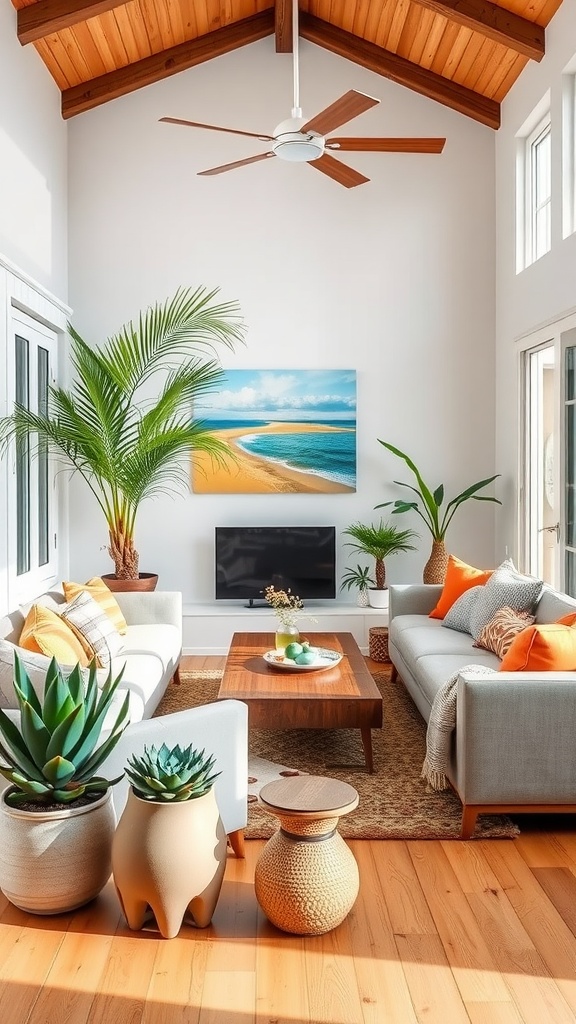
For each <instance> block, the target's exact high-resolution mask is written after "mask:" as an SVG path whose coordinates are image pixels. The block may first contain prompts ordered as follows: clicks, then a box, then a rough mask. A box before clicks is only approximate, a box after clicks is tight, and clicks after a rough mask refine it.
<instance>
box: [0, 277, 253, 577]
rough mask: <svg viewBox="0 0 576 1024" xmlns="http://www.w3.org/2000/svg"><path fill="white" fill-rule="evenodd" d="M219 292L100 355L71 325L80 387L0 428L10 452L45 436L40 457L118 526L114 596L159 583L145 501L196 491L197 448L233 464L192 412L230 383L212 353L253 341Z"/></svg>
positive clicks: (190, 301)
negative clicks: (80, 484)
mask: <svg viewBox="0 0 576 1024" xmlns="http://www.w3.org/2000/svg"><path fill="white" fill-rule="evenodd" d="M217 291H218V289H214V290H212V291H208V290H207V289H206V288H204V287H200V288H197V289H196V290H194V291H193V290H191V289H189V288H180V289H178V291H177V292H176V294H175V295H174V296H173V297H172V298H170V299H167V300H166V301H165V302H164V303H161V304H158V303H157V304H156V305H155V306H153V307H150V308H149V309H147V310H145V311H144V312H142V313H140V315H139V317H138V319H137V320H136V321H135V322H134V321H132V320H131V321H130V322H129V323H127V324H125V325H124V326H123V327H122V328H121V329H120V331H119V333H118V334H115V335H113V336H112V337H110V338H108V340H107V341H106V342H105V343H104V344H103V345H102V346H101V347H99V348H92V347H91V346H90V345H88V344H87V343H86V342H85V341H83V339H82V338H81V337H80V335H79V334H78V333H77V332H76V331H75V330H74V328H73V327H72V326H71V325H69V331H70V351H71V361H72V367H73V371H74V379H73V382H72V385H71V387H70V388H62V387H56V386H52V387H50V389H49V401H48V408H47V410H46V411H45V412H39V413H33V412H31V411H30V410H29V409H27V408H25V406H23V405H19V404H16V405H15V407H14V411H13V413H12V415H11V416H9V417H7V418H5V419H4V420H3V421H1V422H0V442H2V444H3V447H5V446H6V444H7V443H8V442H9V441H10V440H11V438H13V437H15V438H16V439H18V438H21V439H24V440H27V439H28V438H29V437H32V438H35V441H36V449H37V450H43V451H46V450H49V451H51V452H52V453H53V454H55V455H56V456H57V457H58V458H60V459H61V460H63V463H64V466H65V467H66V468H67V469H68V470H69V471H70V472H71V473H79V474H80V476H82V477H83V478H84V480H85V481H86V483H87V485H88V487H89V488H90V490H91V491H92V494H93V495H94V498H95V499H96V501H97V503H98V505H99V507H100V509H101V511H102V513H103V515H104V517H105V520H106V524H107V528H108V551H109V554H110V556H111V558H112V559H113V561H114V567H115V572H114V573H113V574H109V575H107V576H106V575H105V578H106V582H107V583H108V585H109V586H110V588H111V589H123V590H136V589H152V588H153V586H154V585H155V581H156V578H157V577H154V574H145V573H142V574H140V573H139V566H138V551H137V550H136V547H135V541H134V531H135V525H136V515H137V512H138V509H139V507H140V503H141V502H142V501H143V500H144V499H145V498H148V497H151V496H154V495H157V494H159V493H170V492H172V490H173V489H174V487H175V486H178V485H182V484H186V483H187V481H188V465H187V464H188V461H189V459H190V455H191V453H192V452H193V451H194V450H195V449H200V450H202V451H206V452H208V453H209V454H210V455H211V456H212V457H213V458H214V459H216V460H217V461H219V460H223V459H224V457H225V456H227V457H228V458H229V456H230V451H229V449H228V448H227V446H226V445H225V444H224V443H223V442H222V441H221V440H219V439H218V438H216V437H215V436H213V435H212V434H210V433H209V432H208V431H206V429H205V427H204V425H203V423H202V421H201V420H198V419H194V418H192V413H191V409H192V405H193V402H194V401H196V400H197V399H198V398H200V397H201V396H203V395H205V394H207V393H208V392H211V391H214V390H215V389H217V387H218V385H219V384H220V381H221V380H222V377H223V371H222V369H221V367H220V363H219V362H218V361H217V360H216V358H215V356H210V353H211V352H213V351H214V350H215V347H216V346H217V345H218V344H222V345H224V346H226V347H228V348H229V349H233V347H234V344H235V342H237V341H241V340H242V339H243V335H244V327H243V325H242V323H241V320H240V317H239V308H238V306H237V304H236V303H235V302H221V303H218V302H215V301H214V298H215V296H216V294H217ZM151 395H152V396H153V397H150V396H151ZM150 576H152V577H153V582H152V584H150V582H149V581H148V578H149V577H150ZM116 581H118V582H116Z"/></svg>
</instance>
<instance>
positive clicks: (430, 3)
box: [416, 0, 544, 61]
mask: <svg viewBox="0 0 576 1024" xmlns="http://www.w3.org/2000/svg"><path fill="white" fill-rule="evenodd" d="M416 3H418V4H420V6H421V7H425V8H426V10H428V11H434V13H435V14H441V15H442V17H443V18H448V19H449V21H455V22H457V23H458V24H459V25H464V26H465V27H466V28H469V29H471V30H472V31H473V32H481V33H482V35H484V36H487V38H488V39H492V40H493V41H494V42H495V43H501V44H502V46H506V47H508V49H509V50H515V51H516V52H517V53H521V54H523V56H524V57H530V58H531V59H532V60H537V61H539V60H542V57H543V56H544V29H543V28H542V27H541V26H540V25H535V24H534V22H533V21H528V19H527V18H522V17H520V15H519V14H514V13H513V12H512V11H506V10H504V8H503V7H498V5H497V4H493V3H490V0H416Z"/></svg>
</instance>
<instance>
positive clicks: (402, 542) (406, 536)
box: [343, 519, 418, 590]
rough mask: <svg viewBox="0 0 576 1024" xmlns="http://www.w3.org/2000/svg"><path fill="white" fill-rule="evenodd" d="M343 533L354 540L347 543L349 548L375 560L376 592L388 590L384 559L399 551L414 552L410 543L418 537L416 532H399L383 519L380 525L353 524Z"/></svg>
mask: <svg viewBox="0 0 576 1024" xmlns="http://www.w3.org/2000/svg"><path fill="white" fill-rule="evenodd" d="M343 532H344V533H345V534H347V535H348V536H349V537H353V538H354V540H352V541H346V544H347V545H348V547H351V548H353V549H354V551H361V552H362V553H363V554H365V555H370V556H371V557H372V558H373V559H374V561H375V563H376V564H375V574H376V590H385V588H386V566H385V563H384V559H385V558H387V557H388V555H393V554H396V552H399V551H414V550H415V549H414V545H413V544H411V543H410V541H412V540H413V539H414V538H415V537H417V536H418V534H417V533H414V530H399V529H398V527H397V526H389V525H388V524H387V523H385V522H384V521H383V520H382V519H381V520H380V522H379V523H375V524H374V523H373V524H370V525H365V524H364V523H352V525H351V526H349V527H348V528H347V529H346V530H344V531H343Z"/></svg>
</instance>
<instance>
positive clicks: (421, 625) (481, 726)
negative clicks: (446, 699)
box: [388, 585, 576, 839]
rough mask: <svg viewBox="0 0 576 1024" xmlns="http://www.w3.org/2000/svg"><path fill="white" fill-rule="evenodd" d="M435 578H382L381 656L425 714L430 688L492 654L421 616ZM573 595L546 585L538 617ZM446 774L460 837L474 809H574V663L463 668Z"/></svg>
mask: <svg viewBox="0 0 576 1024" xmlns="http://www.w3.org/2000/svg"><path fill="white" fill-rule="evenodd" d="M441 592H442V587H441V586H431V585H409V586H391V587H390V613H389V635H388V648H389V655H390V659H391V661H392V664H393V666H394V670H393V679H396V678H397V677H400V679H401V680H402V682H403V684H404V686H405V687H406V689H407V690H408V692H409V694H410V696H411V697H412V699H413V701H414V703H415V704H416V706H417V708H418V710H419V711H420V713H421V714H422V716H423V718H424V719H425V720H426V721H428V719H429V716H430V710H431V707H432V702H433V700H434V696H435V694H436V692H437V691H438V689H439V688H440V687H441V686H442V685H443V684H444V683H445V682H446V681H447V680H448V679H449V678H450V677H451V676H452V675H453V674H454V673H455V672H457V671H458V670H459V669H460V668H462V667H463V666H466V665H471V664H475V665H487V666H489V667H491V668H493V669H496V670H498V668H499V665H500V660H499V658H498V657H497V656H496V655H495V654H492V653H490V652H489V651H485V650H482V649H480V648H477V647H474V646H473V639H472V637H471V636H470V635H469V634H467V633H460V632H456V631H454V630H452V629H447V628H446V627H444V626H443V625H442V620H440V619H431V618H429V617H428V616H429V613H430V612H431V611H432V609H433V608H434V607H435V605H436V603H437V601H438V598H439V597H440V594H441ZM575 611H576V601H575V600H573V599H572V598H570V597H567V596H566V595H565V594H560V593H558V592H556V591H554V590H552V589H551V588H550V587H545V588H544V591H543V594H542V597H541V599H540V601H539V603H538V606H537V610H536V621H537V622H556V621H557V620H558V619H559V618H561V617H562V616H563V615H566V614H568V613H569V612H575ZM448 777H449V780H450V782H451V784H452V786H453V788H454V789H455V791H456V793H457V794H458V796H459V798H460V800H461V801H462V831H461V835H462V838H464V839H467V838H470V836H471V835H472V833H473V831H474V827H475V824H476V819H477V816H478V814H482V813H501V812H514V811H515V812H528V811H530V812H545V811H547V812H551V811H564V812H573V813H574V812H576V672H558V673H556V672H499V673H498V674H496V675H494V676H492V675H490V676H486V675H480V674H476V675H475V674H474V672H471V671H467V672H465V673H462V674H460V675H459V676H458V682H457V712H456V728H455V730H454V733H453V737H452V746H451V757H450V766H449V770H448Z"/></svg>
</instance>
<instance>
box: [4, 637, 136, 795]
mask: <svg viewBox="0 0 576 1024" xmlns="http://www.w3.org/2000/svg"><path fill="white" fill-rule="evenodd" d="M121 678H122V672H120V674H119V675H118V676H116V678H115V679H113V678H112V672H111V671H110V672H109V674H108V678H107V680H106V682H105V683H104V685H103V686H102V687H99V686H98V683H97V676H96V665H95V662H93V663H92V665H91V666H90V668H89V669H88V672H87V679H86V681H85V680H84V675H83V672H82V670H81V668H80V666H79V665H76V666H75V668H73V669H72V671H71V673H70V675H69V676H68V677H65V676H64V674H63V672H62V670H61V668H60V667H59V665H58V664H57V662H56V659H55V658H53V659H52V661H51V662H50V665H49V667H48V671H47V673H46V678H45V682H44V693H43V700H42V701H41V700H40V698H39V697H38V695H37V693H36V691H35V689H34V687H33V686H32V683H31V682H30V677H29V675H28V673H27V672H26V669H25V668H24V666H23V665H22V662H21V661H20V659H19V657H18V655H17V654H15V657H14V690H15V692H16V697H17V700H18V705H19V708H20V725H19V726H18V725H17V724H16V723H15V722H13V721H12V720H11V719H10V718H9V717H8V715H7V714H6V713H5V712H4V711H1V710H0V759H2V761H3V762H4V763H0V774H2V775H3V776H4V778H6V779H8V781H9V782H11V783H12V788H11V789H10V790H9V791H8V793H7V795H6V798H5V799H6V803H8V804H9V805H10V806H12V807H17V806H19V805H20V804H23V803H37V804H55V803H56V804H62V803H63V804H67V803H70V802H71V801H72V800H75V799H77V798H78V797H81V796H83V795H84V794H85V793H87V794H91V793H94V794H102V793H105V792H106V791H107V789H108V788H109V787H110V786H113V785H115V783H117V782H119V781H120V779H121V778H122V776H119V778H117V779H111V780H109V779H105V778H103V777H102V776H100V775H97V774H96V773H97V771H98V768H99V767H100V765H101V764H102V763H103V762H104V761H105V760H106V758H107V757H108V755H109V753H110V751H111V750H112V749H113V748H114V747H115V746H116V743H117V742H118V740H119V739H120V736H121V735H122V733H123V731H124V729H125V728H126V726H127V725H128V705H129V697H130V695H129V693H128V692H127V693H126V696H125V698H124V701H123V702H122V706H121V707H120V710H119V712H118V714H117V716H116V719H115V720H114V723H113V725H112V728H111V730H110V732H109V735H108V736H107V737H106V739H105V740H104V741H103V742H102V743H101V744H100V746H97V743H98V741H99V738H100V734H101V731H102V726H103V724H104V719H105V718H106V715H107V713H108V711H109V709H110V706H111V704H112V700H113V698H114V694H115V693H116V690H117V688H118V684H119V682H120V680H121Z"/></svg>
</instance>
